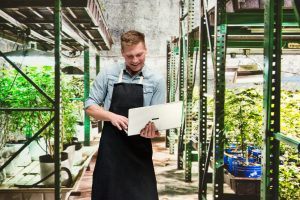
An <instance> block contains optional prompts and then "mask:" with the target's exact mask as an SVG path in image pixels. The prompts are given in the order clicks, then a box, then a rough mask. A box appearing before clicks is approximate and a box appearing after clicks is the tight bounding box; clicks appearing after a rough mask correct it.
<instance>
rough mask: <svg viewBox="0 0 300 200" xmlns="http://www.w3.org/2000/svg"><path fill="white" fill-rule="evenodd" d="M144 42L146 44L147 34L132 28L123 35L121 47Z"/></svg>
mask: <svg viewBox="0 0 300 200" xmlns="http://www.w3.org/2000/svg"><path fill="white" fill-rule="evenodd" d="M140 42H142V43H143V44H144V46H145V47H146V45H145V35H144V33H141V32H139V31H135V30H130V31H127V32H125V33H123V34H122V35H121V48H122V49H123V48H124V47H125V46H132V45H136V44H138V43H140Z"/></svg>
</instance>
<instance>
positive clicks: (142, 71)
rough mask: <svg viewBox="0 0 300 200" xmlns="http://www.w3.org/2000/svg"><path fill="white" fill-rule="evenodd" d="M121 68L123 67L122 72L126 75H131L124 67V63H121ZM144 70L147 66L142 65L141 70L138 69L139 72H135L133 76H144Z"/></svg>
mask: <svg viewBox="0 0 300 200" xmlns="http://www.w3.org/2000/svg"><path fill="white" fill-rule="evenodd" d="M122 68H123V72H126V73H127V74H128V75H130V76H132V75H131V74H130V72H129V71H128V70H127V69H126V65H125V64H123V66H122ZM146 70H147V66H146V65H144V66H143V68H142V70H141V71H139V72H138V73H137V74H135V75H134V76H144V75H145V71H146ZM132 77H133V76H132Z"/></svg>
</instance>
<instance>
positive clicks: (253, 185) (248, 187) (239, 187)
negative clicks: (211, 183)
mask: <svg viewBox="0 0 300 200" xmlns="http://www.w3.org/2000/svg"><path fill="white" fill-rule="evenodd" d="M224 182H225V183H226V184H228V185H229V186H230V187H231V189H232V190H233V191H234V192H235V194H236V195H240V196H243V195H247V196H248V195H251V196H252V197H253V198H254V199H256V197H257V198H258V199H259V194H260V182H261V180H260V178H247V177H235V176H233V175H232V174H230V173H229V172H228V171H227V170H226V171H225V173H224Z"/></svg>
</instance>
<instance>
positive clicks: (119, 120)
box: [109, 112, 128, 131]
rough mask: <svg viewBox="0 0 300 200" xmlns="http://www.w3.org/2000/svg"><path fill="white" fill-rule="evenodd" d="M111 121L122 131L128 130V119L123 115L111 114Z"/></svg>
mask: <svg viewBox="0 0 300 200" xmlns="http://www.w3.org/2000/svg"><path fill="white" fill-rule="evenodd" d="M109 121H110V122H111V123H112V125H114V126H115V127H117V128H118V129H119V130H120V131H121V130H127V129H128V118H127V117H124V116H122V115H118V114H115V113H112V112H110V116H109Z"/></svg>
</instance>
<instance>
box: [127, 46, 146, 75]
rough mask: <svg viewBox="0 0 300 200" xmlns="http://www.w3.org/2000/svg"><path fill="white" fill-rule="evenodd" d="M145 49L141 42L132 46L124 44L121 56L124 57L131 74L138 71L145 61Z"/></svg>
mask: <svg viewBox="0 0 300 200" xmlns="http://www.w3.org/2000/svg"><path fill="white" fill-rule="evenodd" d="M146 53H147V49H146V47H145V45H144V44H143V42H140V43H138V44H136V45H132V46H124V47H123V49H122V56H123V57H124V59H125V64H126V67H127V69H128V68H129V69H128V70H129V71H131V72H132V73H133V74H134V73H136V72H138V71H140V70H141V69H142V68H143V66H144V63H145V57H146Z"/></svg>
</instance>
